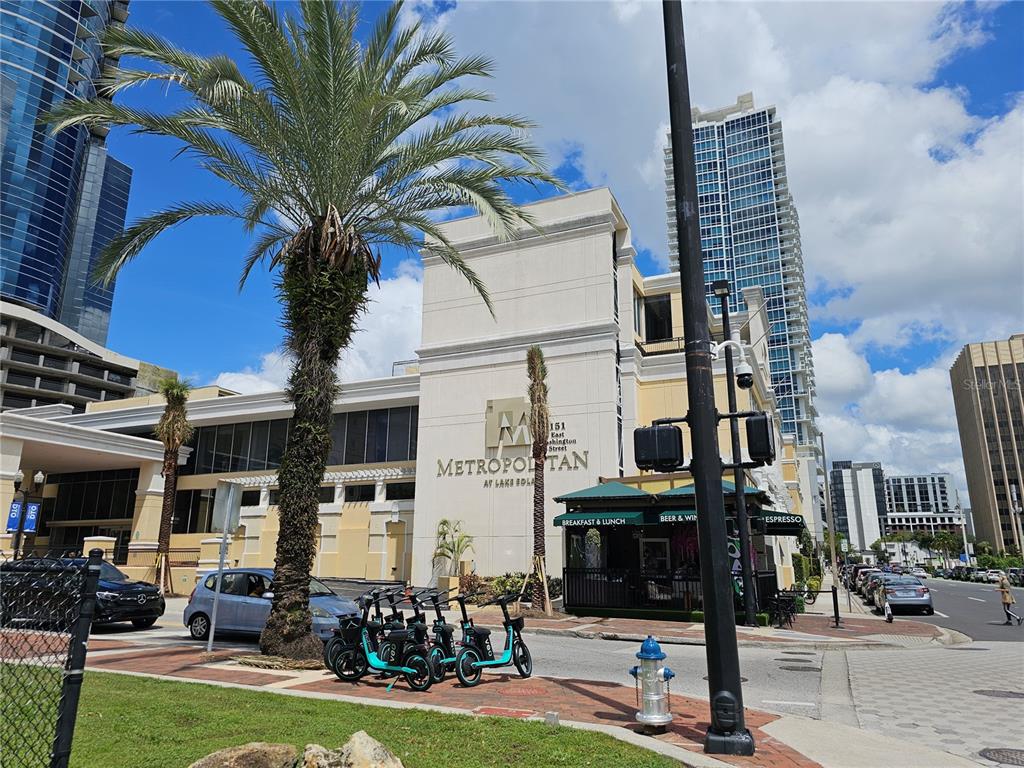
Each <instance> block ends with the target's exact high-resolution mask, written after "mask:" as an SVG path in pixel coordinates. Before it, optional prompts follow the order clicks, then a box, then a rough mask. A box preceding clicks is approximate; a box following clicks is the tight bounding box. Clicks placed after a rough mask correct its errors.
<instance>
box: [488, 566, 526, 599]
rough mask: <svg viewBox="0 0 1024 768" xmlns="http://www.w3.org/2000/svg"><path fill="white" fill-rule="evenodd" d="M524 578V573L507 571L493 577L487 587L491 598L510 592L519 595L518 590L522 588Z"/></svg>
mask: <svg viewBox="0 0 1024 768" xmlns="http://www.w3.org/2000/svg"><path fill="white" fill-rule="evenodd" d="M525 578H526V573H525V572H523V571H509V572H508V573H503V574H502V575H501V576H495V577H494V578H493V579H491V583H490V585H489V591H490V593H491V596H492V597H497V596H499V595H507V594H509V593H510V592H515V593H516V594H519V590H521V589H522V588H523V579H525Z"/></svg>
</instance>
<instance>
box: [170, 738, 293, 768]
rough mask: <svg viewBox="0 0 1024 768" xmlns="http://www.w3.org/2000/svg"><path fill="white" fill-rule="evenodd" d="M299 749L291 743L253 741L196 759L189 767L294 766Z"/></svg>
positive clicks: (265, 767)
mask: <svg viewBox="0 0 1024 768" xmlns="http://www.w3.org/2000/svg"><path fill="white" fill-rule="evenodd" d="M298 756H299V751H298V750H297V749H296V748H295V747H294V746H292V745H291V744H268V743H267V742H265V741H251V742H249V743H248V744H243V745H242V746H240V747H228V748H227V749H221V750H218V751H216V752H214V753H213V754H212V755H207V756H206V757H204V758H201V759H199V760H196V761H195V762H194V763H192V765H190V766H189V768H293V766H294V765H295V761H296V760H297V759H298Z"/></svg>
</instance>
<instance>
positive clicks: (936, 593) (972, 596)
mask: <svg viewBox="0 0 1024 768" xmlns="http://www.w3.org/2000/svg"><path fill="white" fill-rule="evenodd" d="M925 583H926V584H927V585H928V587H929V588H930V589H931V591H932V601H933V602H934V604H935V615H934V616H916V615H914V616H906V617H903V616H902V615H901V614H898V615H897V616H896V621H897V622H899V620H900V618H908V619H913V620H914V621H926V622H928V623H930V624H938V625H939V626H941V627H946V628H947V629H955V630H956V631H957V632H963V633H964V634H965V635H967V636H969V637H972V638H974V639H975V640H986V641H987V640H1003V641H1008V642H1018V643H1020V642H1024V626H1021V627H1018V626H1016V625H1014V626H1012V627H1006V626H1003V622H1004V621H1005V620H1006V617H1005V616H1004V614H1003V607H1002V605H1001V603H1000V600H999V593H998V592H996V585H995V584H980V583H977V582H970V581H951V580H948V579H925ZM1013 594H1014V597H1016V598H1017V604H1016V605H1015V606H1014V607H1012V608H1011V610H1012V611H1013V612H1014V613H1016V614H1017V615H1018V616H1020V615H1024V588H1021V587H1013ZM853 599H854V600H856V599H857V596H856V595H854V598H853ZM894 631H895V630H894Z"/></svg>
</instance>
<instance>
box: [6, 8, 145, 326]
mask: <svg viewBox="0 0 1024 768" xmlns="http://www.w3.org/2000/svg"><path fill="white" fill-rule="evenodd" d="M127 18H128V3H127V2H124V1H123V0H116V1H114V2H111V1H110V0H5V2H4V3H3V4H0V88H2V98H0V109H2V115H0V118H2V124H3V131H2V135H0V138H2V141H3V148H2V156H0V186H2V197H0V252H2V266H0V294H2V296H3V298H4V300H8V301H14V302H17V303H19V304H23V305H25V306H27V307H31V308H32V309H35V310H37V311H39V312H41V313H42V314H44V315H46V316H48V317H51V318H53V319H55V320H57V321H59V322H61V323H62V324H64V325H67V326H68V327H70V328H72V329H73V330H76V331H78V332H79V333H81V334H82V335H83V336H85V337H87V338H89V339H91V340H93V341H96V342H97V343H99V344H105V343H106V338H107V329H108V327H109V323H110V307H111V302H112V299H113V293H114V289H113V285H111V286H109V287H105V288H103V287H99V286H97V285H94V284H93V283H92V282H91V280H90V273H91V270H92V267H93V265H94V263H95V260H96V258H97V256H98V254H99V252H100V251H101V250H102V248H103V247H104V246H105V245H106V244H107V243H109V242H110V240H111V238H113V237H115V236H116V235H118V234H120V232H121V231H122V230H123V228H124V219H125V213H126V211H127V206H128V191H129V188H130V186H131V169H129V168H128V167H127V166H126V165H124V164H123V163H120V162H118V161H117V160H115V159H114V158H112V157H109V156H108V154H107V149H106V147H105V145H104V140H105V136H106V129H105V128H102V127H99V128H93V129H91V130H87V129H85V128H74V129H70V130H66V131H62V132H61V133H60V134H59V135H57V136H51V135H50V134H49V131H48V129H47V127H46V126H43V125H41V124H40V123H39V118H40V117H41V116H42V115H43V114H44V113H45V112H47V111H48V110H49V109H51V108H53V107H54V106H56V105H57V104H59V103H60V102H61V101H63V100H64V99H74V98H77V99H90V98H94V97H95V96H96V95H97V90H96V88H97V83H98V80H99V78H100V77H101V76H102V75H103V74H105V73H106V74H109V73H110V72H111V71H112V70H113V69H115V68H116V67H117V64H118V62H117V61H116V60H115V59H112V58H109V57H104V55H103V52H102V50H101V48H100V41H99V40H100V37H101V35H102V33H103V30H104V29H105V28H106V27H107V26H108V25H112V24H123V23H124V22H125V20H126V19H127Z"/></svg>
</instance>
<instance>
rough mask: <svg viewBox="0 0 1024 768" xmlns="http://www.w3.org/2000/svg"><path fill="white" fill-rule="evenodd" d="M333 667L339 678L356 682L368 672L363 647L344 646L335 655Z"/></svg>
mask: <svg viewBox="0 0 1024 768" xmlns="http://www.w3.org/2000/svg"><path fill="white" fill-rule="evenodd" d="M332 669H333V670H334V674H336V675H337V676H338V679H340V680H345V681H347V682H350V683H351V682H355V681H356V680H358V679H359V678H361V677H362V676H363V675H365V674H366V670H367V664H366V654H364V653H363V649H362V648H343V649H342V650H341V651H340V652H339V653H338V654H337V656H336V657H335V660H334V666H333V667H332Z"/></svg>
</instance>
